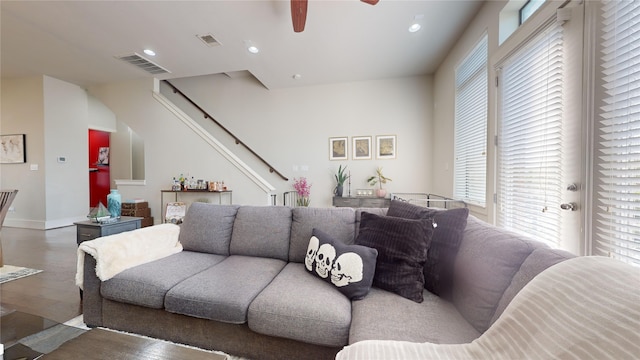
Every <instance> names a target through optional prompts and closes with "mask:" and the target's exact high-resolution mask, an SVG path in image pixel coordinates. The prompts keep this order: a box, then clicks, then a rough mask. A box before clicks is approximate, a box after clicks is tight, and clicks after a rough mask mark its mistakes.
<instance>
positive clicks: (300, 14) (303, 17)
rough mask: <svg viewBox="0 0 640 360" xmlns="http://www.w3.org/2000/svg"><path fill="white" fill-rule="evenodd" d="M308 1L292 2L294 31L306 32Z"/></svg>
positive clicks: (295, 0) (292, 0)
mask: <svg viewBox="0 0 640 360" xmlns="http://www.w3.org/2000/svg"><path fill="white" fill-rule="evenodd" d="M307 4H308V2H307V0H291V20H292V21H293V31H295V32H302V31H304V24H305V22H306V21H307Z"/></svg>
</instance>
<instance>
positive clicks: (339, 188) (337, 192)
mask: <svg viewBox="0 0 640 360" xmlns="http://www.w3.org/2000/svg"><path fill="white" fill-rule="evenodd" d="M343 192H344V185H340V184H339V185H338V186H336V190H335V192H334V193H335V195H336V196H338V197H342V193H343Z"/></svg>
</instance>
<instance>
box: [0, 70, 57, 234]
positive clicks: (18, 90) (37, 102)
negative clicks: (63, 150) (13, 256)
mask: <svg viewBox="0 0 640 360" xmlns="http://www.w3.org/2000/svg"><path fill="white" fill-rule="evenodd" d="M0 104H1V105H2V106H1V107H0V108H1V109H2V110H1V111H2V112H1V115H2V117H1V118H0V134H2V135H8V134H26V146H27V163H25V164H1V165H0V188H2V189H18V196H16V198H15V200H14V201H13V204H12V206H13V208H14V209H15V212H9V213H8V214H7V217H6V219H5V222H4V225H5V226H21V227H31V228H44V223H45V220H46V212H45V171H46V170H45V167H44V163H45V155H44V154H45V151H44V92H43V77H42V76H38V77H31V78H23V79H2V96H1V97H0ZM30 164H36V165H38V170H37V171H31V170H29V169H30Z"/></svg>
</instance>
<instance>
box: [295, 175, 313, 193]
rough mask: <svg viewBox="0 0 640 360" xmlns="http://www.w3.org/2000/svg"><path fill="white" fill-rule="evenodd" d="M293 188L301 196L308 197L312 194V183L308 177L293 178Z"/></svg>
mask: <svg viewBox="0 0 640 360" xmlns="http://www.w3.org/2000/svg"><path fill="white" fill-rule="evenodd" d="M293 188H294V189H295V190H296V192H297V193H298V196H300V197H303V198H308V197H309V195H310V194H311V184H309V182H308V181H307V178H306V177H301V178H297V179H293Z"/></svg>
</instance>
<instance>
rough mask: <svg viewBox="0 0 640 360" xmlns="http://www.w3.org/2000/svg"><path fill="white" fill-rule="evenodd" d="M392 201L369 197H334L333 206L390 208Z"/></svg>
mask: <svg viewBox="0 0 640 360" xmlns="http://www.w3.org/2000/svg"><path fill="white" fill-rule="evenodd" d="M389 205H391V199H387V198H379V197H368V196H342V197H340V196H334V197H333V206H335V207H352V208H388V207H389Z"/></svg>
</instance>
